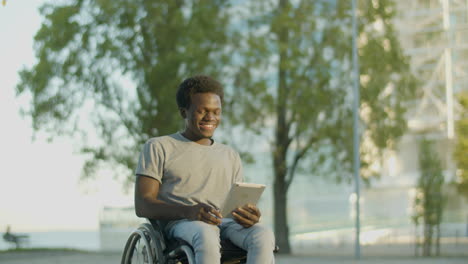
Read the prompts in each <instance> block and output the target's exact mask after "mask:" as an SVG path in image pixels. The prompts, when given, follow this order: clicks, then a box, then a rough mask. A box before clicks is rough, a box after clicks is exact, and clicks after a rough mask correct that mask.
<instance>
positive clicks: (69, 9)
mask: <svg viewBox="0 0 468 264" xmlns="http://www.w3.org/2000/svg"><path fill="white" fill-rule="evenodd" d="M228 7H229V6H228V4H226V3H225V1H221V0H213V1H197V0H193V1H180V0H175V1H161V0H159V1H143V0H139V1H125V0H117V1H101V0H73V1H67V3H66V4H45V5H44V6H42V7H41V9H40V12H41V14H42V16H43V17H44V22H43V23H42V26H41V28H40V30H39V31H38V32H37V33H36V35H35V38H34V41H35V51H36V57H37V63H36V64H35V65H34V66H32V67H31V68H26V69H23V70H22V71H21V72H20V78H21V81H20V83H19V84H18V86H17V94H18V95H23V94H30V95H31V98H32V100H31V106H30V108H29V109H26V110H25V111H26V115H28V116H31V118H32V124H33V128H34V130H35V131H45V132H47V133H48V135H51V137H54V136H57V135H64V134H65V135H79V134H80V133H85V129H83V128H82V127H81V124H82V123H80V122H81V121H80V117H81V118H83V117H82V116H80V115H81V113H82V112H83V111H82V110H83V109H88V108H91V109H92V110H91V111H92V116H93V122H94V127H95V128H96V131H97V134H98V136H99V138H100V139H101V140H102V144H98V145H93V144H94V143H86V141H85V142H84V145H83V148H82V151H83V152H84V153H86V154H89V159H88V160H87V162H86V163H85V166H84V170H83V172H84V176H93V175H94V174H95V173H96V169H97V168H98V167H99V165H100V164H102V163H103V162H104V163H107V164H110V165H112V166H113V167H114V168H116V167H117V168H122V169H124V170H125V173H126V174H125V175H128V180H130V179H132V177H131V175H132V173H131V171H133V169H134V168H135V162H136V158H135V153H138V152H139V147H140V145H141V144H142V143H143V142H144V141H145V140H146V139H147V138H149V137H151V136H157V135H161V134H167V133H172V132H174V131H176V130H177V129H178V128H180V126H181V123H180V121H179V120H180V118H179V117H178V112H177V111H175V109H177V106H176V103H175V99H174V98H175V89H176V87H177V85H178V83H180V82H181V81H182V80H183V79H184V78H186V77H187V76H188V75H192V74H196V73H206V74H210V75H212V76H214V77H217V76H219V75H220V74H221V73H222V72H223V70H224V67H223V66H224V65H226V64H227V61H228V56H227V51H228V48H229V47H228V45H227V43H228V39H229V30H228V29H227V26H228V24H229V16H228V13H227V12H226V10H227V8H228ZM85 139H86V137H85Z"/></svg>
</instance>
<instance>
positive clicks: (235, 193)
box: [220, 182, 266, 218]
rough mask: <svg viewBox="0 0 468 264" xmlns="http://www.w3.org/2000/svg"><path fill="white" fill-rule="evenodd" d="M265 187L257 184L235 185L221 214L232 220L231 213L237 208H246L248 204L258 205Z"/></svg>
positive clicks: (225, 201) (238, 183)
mask: <svg viewBox="0 0 468 264" xmlns="http://www.w3.org/2000/svg"><path fill="white" fill-rule="evenodd" d="M265 187H266V186H265V185H264V184H257V183H244V182H236V183H234V184H233V185H232V187H231V190H230V191H229V194H228V195H227V196H226V200H224V204H223V206H222V207H221V209H220V211H221V214H222V215H223V217H225V218H232V214H231V212H232V211H233V210H234V209H236V208H237V207H240V206H244V205H245V204H248V203H250V204H253V205H257V202H258V200H259V199H260V196H261V195H262V193H263V191H264V190H265Z"/></svg>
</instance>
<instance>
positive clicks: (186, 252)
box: [121, 220, 247, 264]
mask: <svg viewBox="0 0 468 264" xmlns="http://www.w3.org/2000/svg"><path fill="white" fill-rule="evenodd" d="M221 256H222V257H221V263H224V264H236V263H245V261H246V259H247V252H246V251H245V250H243V249H241V248H238V247H236V246H234V245H233V244H232V243H231V242H229V241H221ZM134 263H149V264H193V263H195V254H194V252H193V248H192V247H191V246H190V245H189V244H188V243H186V242H185V241H182V240H175V241H167V239H166V238H165V236H164V234H163V232H162V229H161V227H160V225H159V223H158V222H157V221H151V220H148V223H143V224H141V225H140V226H139V227H138V228H137V229H136V230H134V231H133V232H132V233H131V234H130V236H129V238H128V239H127V242H126V244H125V248H124V251H123V254H122V260H121V264H134Z"/></svg>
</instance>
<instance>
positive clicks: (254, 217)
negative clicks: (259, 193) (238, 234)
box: [232, 204, 261, 228]
mask: <svg viewBox="0 0 468 264" xmlns="http://www.w3.org/2000/svg"><path fill="white" fill-rule="evenodd" d="M232 215H233V216H234V220H236V222H237V223H239V224H240V225H241V226H243V227H245V228H248V227H251V226H253V225H255V224H256V223H258V221H259V220H260V216H261V213H260V210H259V209H258V208H257V207H256V206H255V205H252V204H246V205H244V206H242V207H238V208H236V209H235V210H234V211H232Z"/></svg>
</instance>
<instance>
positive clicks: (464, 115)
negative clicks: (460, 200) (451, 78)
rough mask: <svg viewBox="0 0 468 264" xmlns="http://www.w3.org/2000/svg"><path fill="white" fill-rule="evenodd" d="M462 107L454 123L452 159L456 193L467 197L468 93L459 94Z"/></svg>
mask: <svg viewBox="0 0 468 264" xmlns="http://www.w3.org/2000/svg"><path fill="white" fill-rule="evenodd" d="M459 102H460V105H461V107H462V111H461V113H460V119H459V120H457V121H456V135H457V137H456V140H455V151H454V159H455V162H456V164H457V182H456V185H457V188H458V191H459V192H460V193H462V194H464V195H465V196H466V197H468V158H467V157H468V92H465V93H460V95H459Z"/></svg>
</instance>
